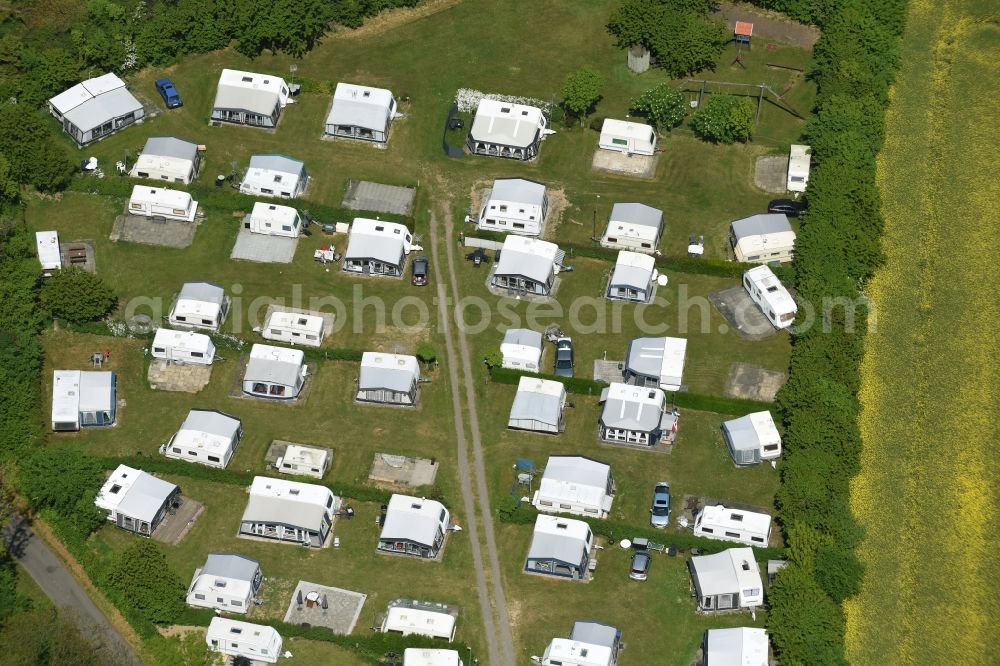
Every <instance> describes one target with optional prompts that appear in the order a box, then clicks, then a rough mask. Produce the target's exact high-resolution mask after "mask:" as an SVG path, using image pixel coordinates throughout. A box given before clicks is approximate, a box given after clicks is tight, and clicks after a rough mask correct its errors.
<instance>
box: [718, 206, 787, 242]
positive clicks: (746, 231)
mask: <svg viewBox="0 0 1000 666" xmlns="http://www.w3.org/2000/svg"><path fill="white" fill-rule="evenodd" d="M732 227H733V235H734V236H735V237H736V240H742V239H744V238H747V237H749V236H766V235H769V234H781V233H790V232H791V231H792V225H791V224H790V223H789V222H788V216H786V215H784V214H783V213H760V214H758V215H751V216H750V217H744V218H743V219H740V220H735V221H734V222H733V223H732Z"/></svg>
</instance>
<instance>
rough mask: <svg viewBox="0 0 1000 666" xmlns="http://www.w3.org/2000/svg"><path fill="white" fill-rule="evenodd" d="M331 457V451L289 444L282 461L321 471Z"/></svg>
mask: <svg viewBox="0 0 1000 666" xmlns="http://www.w3.org/2000/svg"><path fill="white" fill-rule="evenodd" d="M329 457H330V451H329V449H318V448H315V447H312V446H302V445H300V444H289V445H288V446H287V447H285V453H284V454H282V456H281V459H282V460H283V461H284V462H286V463H287V462H292V463H296V464H299V465H308V466H310V467H318V468H320V469H322V468H323V466H324V465H325V464H326V461H327V458H329Z"/></svg>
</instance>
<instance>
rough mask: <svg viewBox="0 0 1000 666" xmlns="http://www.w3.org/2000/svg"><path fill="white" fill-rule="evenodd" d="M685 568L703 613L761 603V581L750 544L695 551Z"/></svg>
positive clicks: (748, 608)
mask: <svg viewBox="0 0 1000 666" xmlns="http://www.w3.org/2000/svg"><path fill="white" fill-rule="evenodd" d="M688 569H689V570H690V571H691V579H692V583H693V585H694V589H695V596H696V597H697V599H698V610H699V611H701V612H703V613H711V612H715V611H726V610H740V609H747V610H753V609H755V608H758V607H759V606H761V605H763V603H764V582H763V580H761V577H760V569H759V568H758V566H757V561H756V560H754V557H753V549H752V548H730V549H729V550H724V551H722V552H721V553H714V554H712V555H695V556H694V557H692V558H691V559H690V560H688Z"/></svg>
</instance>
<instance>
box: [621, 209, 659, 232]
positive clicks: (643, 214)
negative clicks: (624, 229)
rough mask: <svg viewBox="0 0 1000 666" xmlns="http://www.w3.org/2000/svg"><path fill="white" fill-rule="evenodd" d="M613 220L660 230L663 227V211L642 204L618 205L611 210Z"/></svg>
mask: <svg viewBox="0 0 1000 666" xmlns="http://www.w3.org/2000/svg"><path fill="white" fill-rule="evenodd" d="M611 219H612V220H613V221H615V222H627V223H629V224H634V225H636V226H639V227H653V228H655V229H659V228H660V227H661V226H663V211H662V210H660V209H659V208H653V207H652V206H647V205H646V204H641V203H616V204H615V205H614V207H613V208H612V209H611Z"/></svg>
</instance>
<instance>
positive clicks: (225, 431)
mask: <svg viewBox="0 0 1000 666" xmlns="http://www.w3.org/2000/svg"><path fill="white" fill-rule="evenodd" d="M241 427H243V424H242V422H241V421H240V420H239V419H238V418H235V417H233V416H229V415H228V414H223V413H222V412H217V411H214V410H211V409H192V410H191V411H190V412H188V415H187V418H186V419H184V423H182V424H181V428H180V430H178V431H177V434H176V435H174V438H173V440H172V443H174V444H177V445H179V446H185V447H188V448H195V449H203V450H205V451H207V452H209V453H225V452H226V451H228V450H229V447H230V446H231V444H232V441H233V437H235V436H236V434H237V433H238V432H239V431H240V428H241Z"/></svg>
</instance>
